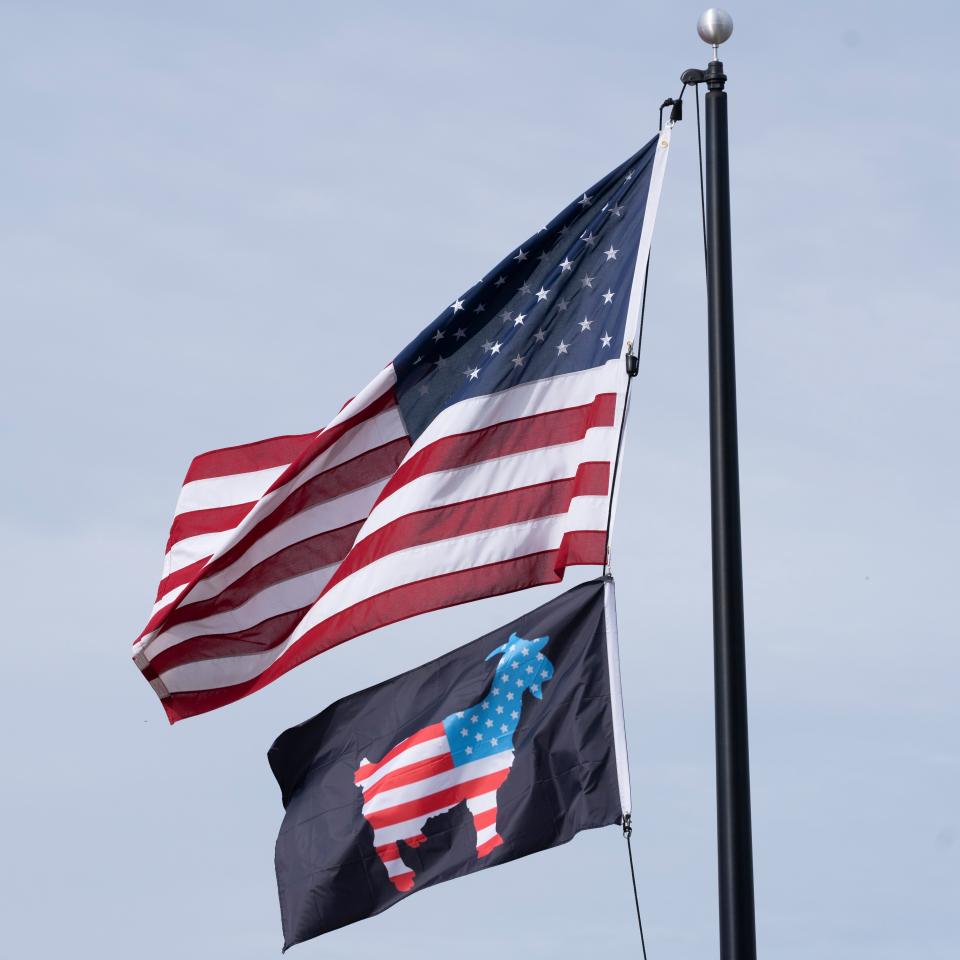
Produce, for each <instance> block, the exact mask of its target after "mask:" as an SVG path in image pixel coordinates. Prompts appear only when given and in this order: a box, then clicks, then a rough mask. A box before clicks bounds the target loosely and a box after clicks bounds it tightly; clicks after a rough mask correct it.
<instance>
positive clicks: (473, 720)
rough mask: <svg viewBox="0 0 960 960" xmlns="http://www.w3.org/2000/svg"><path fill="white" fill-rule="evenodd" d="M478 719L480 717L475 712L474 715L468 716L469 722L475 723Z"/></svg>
mask: <svg viewBox="0 0 960 960" xmlns="http://www.w3.org/2000/svg"><path fill="white" fill-rule="evenodd" d="M479 719H480V718H479V717H478V716H477V715H476V714H474V715H473V716H472V717H471V718H470V722H471V723H476V722H477V721H478V720H479Z"/></svg>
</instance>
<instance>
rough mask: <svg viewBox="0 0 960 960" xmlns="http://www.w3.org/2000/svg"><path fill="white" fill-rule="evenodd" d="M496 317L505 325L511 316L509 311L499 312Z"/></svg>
mask: <svg viewBox="0 0 960 960" xmlns="http://www.w3.org/2000/svg"><path fill="white" fill-rule="evenodd" d="M498 316H499V317H500V319H501V320H502V321H503V322H504V323H506V322H507V321H508V320H509V319H510V318H511V317H512V316H513V314H512V313H511V312H510V311H509V310H501V311H500V313H499V314H498Z"/></svg>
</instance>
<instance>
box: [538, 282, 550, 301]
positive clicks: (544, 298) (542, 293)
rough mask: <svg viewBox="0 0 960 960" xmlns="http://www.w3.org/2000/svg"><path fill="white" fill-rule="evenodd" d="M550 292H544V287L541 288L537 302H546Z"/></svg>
mask: <svg viewBox="0 0 960 960" xmlns="http://www.w3.org/2000/svg"><path fill="white" fill-rule="evenodd" d="M549 292H550V291H549V290H544V289H543V287H542V286H541V287H540V289H539V290H538V291H537V302H538V303H539V302H540V301H541V300H546V299H547V294H548V293H549Z"/></svg>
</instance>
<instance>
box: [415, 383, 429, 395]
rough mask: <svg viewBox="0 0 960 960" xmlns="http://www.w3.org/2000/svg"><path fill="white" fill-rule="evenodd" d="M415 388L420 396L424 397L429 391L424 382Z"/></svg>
mask: <svg viewBox="0 0 960 960" xmlns="http://www.w3.org/2000/svg"><path fill="white" fill-rule="evenodd" d="M417 390H418V392H419V393H420V396H421V397H425V396H426V395H427V394H428V393H429V392H430V388H429V387H428V386H427V385H426V384H425V383H421V384H420V386H419V387H418V388H417Z"/></svg>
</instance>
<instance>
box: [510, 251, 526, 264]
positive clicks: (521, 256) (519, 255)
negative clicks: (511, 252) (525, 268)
mask: <svg viewBox="0 0 960 960" xmlns="http://www.w3.org/2000/svg"><path fill="white" fill-rule="evenodd" d="M513 259H514V260H516V261H517V263H523V261H524V260H526V259H527V254H525V253H524V252H523V247H521V248H520V249H519V250H518V251H517V255H516V256H515V257H514V258H513Z"/></svg>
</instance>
